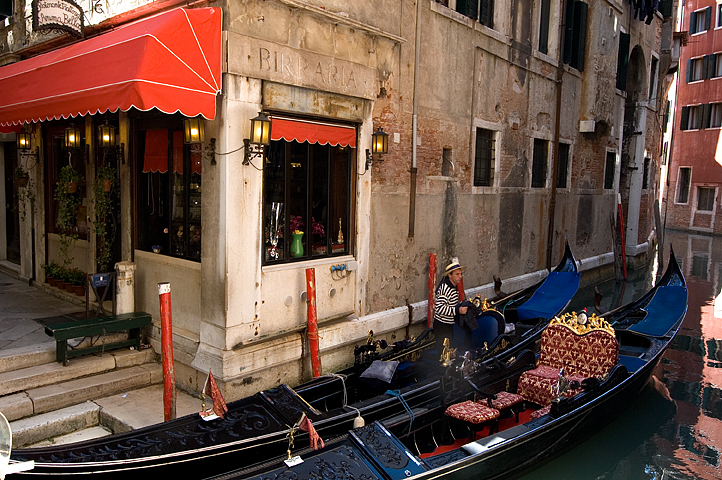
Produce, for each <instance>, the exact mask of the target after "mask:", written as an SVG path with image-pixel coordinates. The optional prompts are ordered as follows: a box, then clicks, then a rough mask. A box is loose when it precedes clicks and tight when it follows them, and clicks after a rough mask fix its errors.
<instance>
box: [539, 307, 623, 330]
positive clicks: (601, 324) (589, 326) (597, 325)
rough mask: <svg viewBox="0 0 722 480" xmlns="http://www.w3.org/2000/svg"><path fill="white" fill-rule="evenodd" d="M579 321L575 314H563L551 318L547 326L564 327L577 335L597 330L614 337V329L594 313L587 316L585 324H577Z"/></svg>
mask: <svg viewBox="0 0 722 480" xmlns="http://www.w3.org/2000/svg"><path fill="white" fill-rule="evenodd" d="M582 318H583V317H582ZM579 320H580V319H579V317H578V315H577V312H572V313H565V314H564V315H562V316H561V317H554V318H552V319H551V321H550V322H549V325H550V326H551V325H564V326H565V327H567V328H569V329H570V330H572V331H573V332H574V333H576V334H577V335H586V334H587V333H590V332H594V331H597V330H601V331H604V332H607V333H609V334H610V335H614V329H613V328H612V326H611V325H609V323H608V322H607V321H606V320H605V319H603V318H601V317H598V316H597V314H596V313H592V314H591V315H589V316H588V317H587V321H586V323H579Z"/></svg>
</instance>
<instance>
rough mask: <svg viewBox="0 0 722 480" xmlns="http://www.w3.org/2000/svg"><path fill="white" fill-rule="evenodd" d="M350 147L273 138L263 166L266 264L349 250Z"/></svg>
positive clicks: (351, 235) (351, 231)
mask: <svg viewBox="0 0 722 480" xmlns="http://www.w3.org/2000/svg"><path fill="white" fill-rule="evenodd" d="M353 158H355V149H354V148H351V147H342V146H331V145H328V144H326V145H320V144H319V143H309V142H308V141H304V142H298V141H291V142H288V141H285V140H274V141H272V142H271V146H270V148H269V151H268V154H267V158H266V161H265V166H264V168H263V178H264V181H263V189H264V191H263V199H264V202H263V219H264V220H263V236H264V247H265V248H264V249H263V260H264V263H265V264H266V265H268V264H275V263H282V262H289V261H299V260H309V259H311V258H318V257H324V256H333V255H343V254H348V253H349V252H351V251H352V249H351V242H352V239H353V236H354V225H353V220H352V218H353V216H352V205H351V199H352V198H353V195H352V191H353V190H352V189H353V188H354V184H353V176H352V165H353V162H352V159H353Z"/></svg>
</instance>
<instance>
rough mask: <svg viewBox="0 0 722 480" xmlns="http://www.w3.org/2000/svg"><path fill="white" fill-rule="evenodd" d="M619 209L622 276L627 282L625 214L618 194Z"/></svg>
mask: <svg viewBox="0 0 722 480" xmlns="http://www.w3.org/2000/svg"><path fill="white" fill-rule="evenodd" d="M617 208H618V209H619V234H620V237H619V238H620V239H621V240H622V275H623V277H624V280H625V281H626V280H627V252H626V246H625V244H624V214H623V213H622V195H621V194H619V193H618V194H617Z"/></svg>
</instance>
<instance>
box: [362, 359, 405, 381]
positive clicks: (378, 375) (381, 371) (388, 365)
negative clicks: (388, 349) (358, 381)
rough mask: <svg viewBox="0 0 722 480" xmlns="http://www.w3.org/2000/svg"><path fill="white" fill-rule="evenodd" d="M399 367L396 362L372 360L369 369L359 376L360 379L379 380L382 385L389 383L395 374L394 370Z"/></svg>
mask: <svg viewBox="0 0 722 480" xmlns="http://www.w3.org/2000/svg"><path fill="white" fill-rule="evenodd" d="M398 366H399V362H397V361H396V360H392V361H388V362H384V361H383V360H374V361H373V362H372V363H371V365H370V366H369V368H367V369H366V370H365V371H364V372H363V373H362V374H361V375H360V377H361V378H373V379H376V380H380V381H382V382H384V383H391V380H392V379H393V378H394V373H396V368H397V367H398Z"/></svg>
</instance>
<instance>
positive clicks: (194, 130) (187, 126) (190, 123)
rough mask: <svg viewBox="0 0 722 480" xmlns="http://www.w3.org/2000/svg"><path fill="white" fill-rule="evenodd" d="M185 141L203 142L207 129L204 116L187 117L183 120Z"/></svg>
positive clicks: (191, 142)
mask: <svg viewBox="0 0 722 480" xmlns="http://www.w3.org/2000/svg"><path fill="white" fill-rule="evenodd" d="M183 127H184V134H183V141H184V142H185V143H189V144H191V145H193V144H198V143H203V141H204V140H205V139H206V130H205V125H204V123H203V119H202V118H198V117H195V118H186V119H185V120H183Z"/></svg>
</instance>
